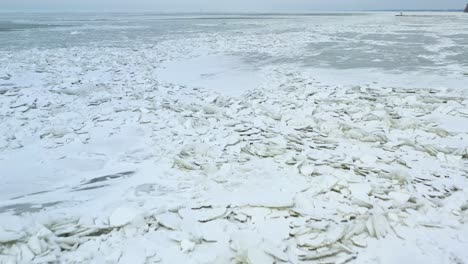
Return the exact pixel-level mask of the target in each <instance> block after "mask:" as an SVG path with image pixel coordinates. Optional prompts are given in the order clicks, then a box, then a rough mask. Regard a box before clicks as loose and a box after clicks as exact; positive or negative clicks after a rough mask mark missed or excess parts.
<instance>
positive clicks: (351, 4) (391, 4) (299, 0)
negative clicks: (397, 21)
mask: <svg viewBox="0 0 468 264" xmlns="http://www.w3.org/2000/svg"><path fill="white" fill-rule="evenodd" d="M467 2H468V0H0V11H1V10H3V11H5V10H6V11H8V10H13V11H15V10H31V11H154V12H199V11H204V12H220V11H223V12H239V11H241V12H249V11H250V12H311V11H324V10H375V9H462V8H464V7H465V5H466V3H467Z"/></svg>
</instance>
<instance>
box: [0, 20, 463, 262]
mask: <svg viewBox="0 0 468 264" xmlns="http://www.w3.org/2000/svg"><path fill="white" fill-rule="evenodd" d="M268 28H269V27H268ZM254 32H255V31H254ZM218 34H219V35H218ZM285 34H286V33H285ZM288 34H289V33H288ZM291 34H292V36H296V37H297V38H298V39H297V42H298V43H301V41H304V39H302V38H299V37H298V36H299V34H296V33H294V32H292V33H291ZM267 35H268V36H270V33H267ZM252 36H255V37H256V35H255V34H252ZM250 37H251V36H250ZM246 39H247V40H246ZM267 39H268V38H267ZM278 39H279V40H283V41H279V40H278V41H277V42H278V43H279V44H278V45H284V46H275V45H267V44H270V43H266V42H262V41H261V40H258V42H251V40H252V39H249V37H248V36H239V37H238V38H232V39H229V38H228V37H226V36H225V35H222V34H221V33H215V34H214V35H213V36H205V35H203V34H202V35H201V36H197V37H194V38H193V39H184V40H180V39H175V40H173V39H168V40H165V41H161V42H158V43H157V44H155V45H149V44H147V45H140V44H139V43H138V45H136V44H135V45H133V46H131V47H128V48H111V47H92V48H89V49H82V48H80V47H76V48H63V49H52V50H38V49H32V50H25V51H21V52H19V53H17V54H11V53H8V52H5V51H3V53H2V54H4V55H5V56H2V57H0V62H1V63H2V64H1V65H2V68H0V85H1V86H0V113H1V115H0V121H1V122H2V127H1V128H0V167H1V170H2V171H1V174H2V175H1V177H0V180H1V182H0V183H1V184H2V192H0V263H31V262H33V263H49V262H58V263H157V262H161V263H232V262H237V263H255V264H257V263H281V262H290V263H301V262H306V261H310V262H312V263H346V262H351V263H401V262H411V263H437V264H438V263H463V261H465V262H466V261H468V252H466V247H467V246H468V240H467V237H468V225H467V224H468V191H467V190H468V127H467V124H468V110H467V109H468V90H467V89H466V85H464V82H465V80H466V79H467V78H466V77H465V76H463V74H462V72H461V71H460V70H459V69H458V71H456V70H453V68H449V69H448V70H447V71H448V72H451V73H452V75H443V74H442V75H436V74H433V75H431V74H428V73H424V72H422V73H420V75H412V74H413V73H414V72H411V73H394V74H393V75H392V74H390V73H385V72H384V71H380V70H375V71H365V70H360V71H358V70H350V71H346V70H332V69H327V68H317V69H312V68H305V67H304V66H303V65H301V64H299V63H298V64H295V63H290V62H282V63H276V64H268V65H258V64H253V66H252V65H251V66H249V67H246V66H245V65H242V62H241V61H240V60H237V59H232V58H235V57H233V56H234V55H233V54H235V53H236V52H233V50H242V49H243V48H245V47H246V46H247V45H254V47H253V48H256V49H259V50H262V48H263V51H265V50H266V51H268V52H269V53H270V54H275V53H274V52H279V53H287V52H288V51H289V52H293V50H290V49H288V48H291V46H288V45H290V44H289V43H286V42H285V41H284V39H287V37H284V36H282V35H280V36H278ZM214 40H215V41H214ZM229 40H230V41H231V42H233V43H229ZM214 43H215V44H216V45H215V44H214ZM304 43H305V42H304ZM295 44H297V43H295ZM230 45H231V46H230ZM255 45H256V46H255ZM304 45H305V44H304ZM298 46H301V45H300V44H298ZM226 47H229V49H230V51H231V52H230V53H229V54H225V53H224V51H225V50H224V49H227V48H226ZM441 49H442V48H441ZM194 51H195V52H194ZM266 51H265V52H266ZM294 51H295V52H298V53H299V51H300V50H299V49H298V50H297V51H296V50H294ZM227 56H229V58H230V59H229V60H228V61H224V62H222V61H220V60H221V59H223V58H227ZM213 58H215V59H213ZM265 58H268V56H266V55H265ZM262 59H264V58H263V57H262ZM210 64H211V65H210ZM213 64H219V65H222V67H219V68H217V67H216V65H214V66H213ZM197 66H198V67H199V68H200V69H197V70H199V72H197V71H195V70H193V69H194V68H195V67H197ZM254 66H255V67H254ZM180 67H186V68H184V69H186V70H185V71H190V72H192V73H193V72H195V74H192V75H193V76H191V75H189V76H180V78H179V76H178V74H182V73H183V72H184V71H181V72H175V71H176V70H177V69H179V68H180ZM233 67H234V69H233ZM455 68H456V67H455ZM187 69H189V70H187ZM165 70H166V71H169V74H168V73H167V72H164V71H165ZM218 70H219V71H218ZM204 73H206V74H204ZM197 76H202V77H203V78H204V79H203V78H202V79H200V80H196V77H197ZM422 78H425V79H424V80H422ZM223 80H224V81H229V82H232V83H229V84H228V85H226V86H229V87H235V85H233V83H235V82H236V80H243V81H242V83H243V84H244V86H245V87H242V88H241V87H239V91H235V93H234V95H233V94H230V93H225V92H224V91H225V90H223V87H220V86H222V82H223ZM179 81H180V82H181V83H178V82H179ZM184 81H187V82H186V83H184ZM192 84H193V85H192ZM204 87H205V88H204ZM209 88H211V89H209ZM230 89H232V88H230ZM231 92H232V91H231Z"/></svg>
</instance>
